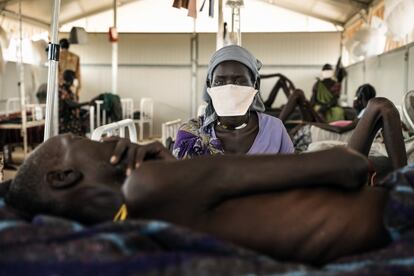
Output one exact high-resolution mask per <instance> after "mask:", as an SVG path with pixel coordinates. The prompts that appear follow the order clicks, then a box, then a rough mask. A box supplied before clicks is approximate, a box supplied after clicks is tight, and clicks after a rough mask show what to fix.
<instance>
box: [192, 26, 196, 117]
mask: <svg viewBox="0 0 414 276" xmlns="http://www.w3.org/2000/svg"><path fill="white" fill-rule="evenodd" d="M193 20H194V21H193V23H194V25H193V35H192V36H191V118H195V117H196V116H197V74H198V72H197V66H198V35H197V30H196V27H197V25H196V19H195V18H194V19H193Z"/></svg>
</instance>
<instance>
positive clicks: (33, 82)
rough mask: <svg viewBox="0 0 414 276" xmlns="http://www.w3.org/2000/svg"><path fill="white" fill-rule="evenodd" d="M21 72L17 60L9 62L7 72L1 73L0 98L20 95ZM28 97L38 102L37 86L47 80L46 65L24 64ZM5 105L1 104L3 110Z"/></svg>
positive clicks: (0, 108)
mask: <svg viewBox="0 0 414 276" xmlns="http://www.w3.org/2000/svg"><path fill="white" fill-rule="evenodd" d="M18 77H19V74H18V69H17V65H16V63H15V62H7V63H6V68H5V72H4V73H3V74H2V75H0V100H2V101H3V102H4V101H5V100H6V99H9V98H16V97H19V96H20V94H19V88H18V82H19V79H18ZM24 77H25V79H24V80H25V89H26V97H28V98H29V100H30V102H37V99H36V95H35V94H36V91H37V88H38V87H39V86H40V85H41V84H42V83H45V82H46V81H47V68H46V67H45V66H37V65H30V64H25V65H24ZM2 108H3V106H0V110H2Z"/></svg>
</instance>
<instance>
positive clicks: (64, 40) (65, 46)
mask: <svg viewBox="0 0 414 276" xmlns="http://www.w3.org/2000/svg"><path fill="white" fill-rule="evenodd" d="M59 44H60V48H61V49H65V50H67V49H69V46H70V43H69V40H68V39H67V38H62V39H61V40H59Z"/></svg>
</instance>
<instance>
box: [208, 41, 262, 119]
mask: <svg viewBox="0 0 414 276" xmlns="http://www.w3.org/2000/svg"><path fill="white" fill-rule="evenodd" d="M225 61H237V62H240V63H241V64H243V65H245V66H246V67H247V68H249V69H250V72H251V73H252V75H253V79H254V82H255V84H256V87H255V88H256V89H257V90H259V91H260V75H259V70H260V68H261V67H262V63H261V62H260V61H259V60H258V59H256V58H255V57H254V56H253V55H252V54H251V53H250V52H249V51H247V50H246V49H244V48H242V47H240V46H237V45H229V46H226V47H223V48H221V49H219V50H218V51H217V52H215V53H214V55H213V56H212V57H211V60H210V64H209V66H208V71H207V79H206V83H205V87H204V100H205V101H206V102H207V107H206V111H205V114H204V124H203V127H207V126H208V125H210V124H211V123H213V122H215V121H216V120H217V114H216V112H215V110H214V107H213V103H212V100H211V98H210V95H209V94H208V93H207V87H208V84H209V83H211V82H212V79H213V72H214V69H216V67H217V66H218V65H219V64H220V63H223V62H225ZM250 110H254V111H258V112H263V111H264V110H265V106H264V104H263V101H262V99H261V97H260V93H257V94H256V96H255V97H254V99H253V103H252V105H251V106H250Z"/></svg>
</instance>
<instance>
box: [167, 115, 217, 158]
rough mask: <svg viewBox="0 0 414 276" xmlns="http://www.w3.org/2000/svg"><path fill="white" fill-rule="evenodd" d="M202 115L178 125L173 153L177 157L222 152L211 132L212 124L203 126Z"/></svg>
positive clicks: (192, 156)
mask: <svg viewBox="0 0 414 276" xmlns="http://www.w3.org/2000/svg"><path fill="white" fill-rule="evenodd" d="M203 120H204V118H203V117H199V118H196V119H192V120H190V121H189V122H187V123H186V124H184V125H182V126H181V127H180V130H179V131H178V133H177V137H176V143H175V144H174V149H173V155H174V156H175V157H176V158H178V159H191V158H194V157H196V156H200V155H216V154H224V149H223V145H222V143H221V142H220V140H219V139H218V138H216V137H215V135H212V134H213V126H214V124H210V125H209V126H207V127H202V126H203Z"/></svg>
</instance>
